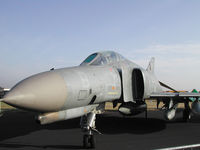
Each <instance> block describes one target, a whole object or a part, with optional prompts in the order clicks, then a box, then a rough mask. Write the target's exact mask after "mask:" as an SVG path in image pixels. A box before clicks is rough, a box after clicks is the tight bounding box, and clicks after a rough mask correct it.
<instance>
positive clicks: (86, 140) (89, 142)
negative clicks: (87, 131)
mask: <svg viewBox="0 0 200 150" xmlns="http://www.w3.org/2000/svg"><path fill="white" fill-rule="evenodd" d="M83 147H84V148H95V147H96V141H95V138H94V135H84V136H83Z"/></svg>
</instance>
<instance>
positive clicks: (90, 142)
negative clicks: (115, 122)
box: [80, 112, 100, 148]
mask: <svg viewBox="0 0 200 150" xmlns="http://www.w3.org/2000/svg"><path fill="white" fill-rule="evenodd" d="M95 120H96V114H95V113H94V112H91V113H89V114H87V115H85V116H82V117H81V122H80V124H81V129H82V131H83V133H84V135H83V147H84V148H95V147H96V139H95V137H94V134H93V131H95V132H97V133H99V134H100V132H99V131H97V130H96V129H95V128H96V127H95Z"/></svg>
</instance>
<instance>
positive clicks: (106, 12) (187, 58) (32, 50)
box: [0, 0, 200, 90]
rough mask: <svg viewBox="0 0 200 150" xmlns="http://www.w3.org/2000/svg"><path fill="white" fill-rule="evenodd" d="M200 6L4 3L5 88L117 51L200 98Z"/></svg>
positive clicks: (139, 0) (175, 2)
mask: <svg viewBox="0 0 200 150" xmlns="http://www.w3.org/2000/svg"><path fill="white" fill-rule="evenodd" d="M199 8H200V1H198V0H165V1H161V0H71V1H70V0H42V1H40V0H38V1H37V0H28V1H27V0H18V1H17V0H1V1H0V86H3V87H12V86H13V85H15V84H16V83H17V82H19V81H20V80H22V79H23V78H25V77H27V76H30V75H32V74H36V73H38V72H41V71H46V70H49V69H51V68H52V67H55V68H62V67H68V66H75V65H79V64H80V63H81V62H82V61H83V59H84V58H85V57H87V56H88V55H89V54H91V53H93V52H96V51H102V50H113V51H116V52H118V53H121V54H122V55H124V56H125V57H127V58H128V59H130V60H132V61H134V62H135V63H137V64H139V65H141V66H142V67H144V68H146V67H147V65H148V61H149V60H150V58H151V57H155V59H156V64H155V69H156V70H155V71H156V76H157V77H158V79H159V80H161V81H162V82H165V83H167V84H169V85H170V86H172V87H174V88H175V89H177V90H192V89H193V88H196V89H198V90H200V9H199Z"/></svg>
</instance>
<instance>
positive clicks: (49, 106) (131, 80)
mask: <svg viewBox="0 0 200 150" xmlns="http://www.w3.org/2000/svg"><path fill="white" fill-rule="evenodd" d="M154 61H155V59H154V58H152V59H151V61H150V63H149V65H148V67H147V69H143V68H142V67H140V66H139V65H137V64H135V63H133V62H131V61H129V60H127V59H126V58H124V57H123V56H121V55H120V54H118V53H116V52H112V51H106V52H96V53H94V54H92V55H90V56H89V57H87V58H86V59H85V60H84V61H83V62H82V63H81V64H80V65H79V66H76V67H70V68H63V69H51V70H50V71H47V72H42V73H39V74H36V75H33V76H31V77H28V78H26V79H24V80H23V81H21V82H19V83H17V84H16V85H15V86H14V87H13V88H12V89H11V90H10V92H8V93H7V94H6V95H5V96H4V98H3V99H1V101H2V102H5V103H7V104H9V105H11V106H14V107H16V108H20V109H25V110H29V111H35V112H38V116H37V119H36V120H37V122H39V123H40V124H49V123H53V122H56V121H62V120H67V119H71V118H77V117H81V119H80V125H81V129H82V131H83V146H84V147H85V148H94V147H95V138H94V134H93V133H94V132H98V130H97V129H96V128H95V122H96V115H97V114H101V113H103V112H104V111H105V103H106V102H113V104H114V106H116V104H117V103H121V105H120V106H119V109H118V111H119V112H120V113H122V114H123V115H127V116H130V115H137V114H139V113H142V112H145V111H146V110H147V105H146V103H145V99H149V98H154V99H157V102H158V104H159V102H161V101H162V102H163V103H164V108H163V109H164V114H165V117H166V119H169V120H171V119H173V118H174V117H175V114H176V109H177V105H178V103H184V104H185V109H184V113H183V114H184V115H183V116H184V118H185V119H189V118H190V112H191V109H190V107H189V97H194V98H196V99H197V100H196V101H194V102H193V107H192V110H193V112H195V113H196V114H200V102H199V101H198V98H199V97H200V94H199V93H188V92H186V93H178V92H177V91H176V90H174V89H173V88H171V87H169V86H167V85H166V84H164V83H162V82H160V81H159V80H158V79H157V78H156V76H155V74H154ZM162 86H163V87H166V88H169V89H171V90H173V91H175V92H174V93H166V92H163V90H162Z"/></svg>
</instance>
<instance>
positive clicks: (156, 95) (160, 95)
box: [150, 92, 200, 99]
mask: <svg viewBox="0 0 200 150" xmlns="http://www.w3.org/2000/svg"><path fill="white" fill-rule="evenodd" d="M150 97H151V98H176V99H177V98H181V99H182V98H192V97H193V98H199V97H200V93H192V92H174V93H172V92H160V93H152V94H151V95H150Z"/></svg>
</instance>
